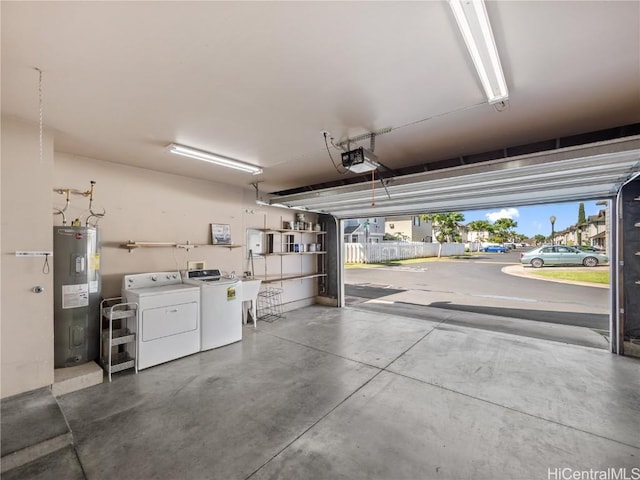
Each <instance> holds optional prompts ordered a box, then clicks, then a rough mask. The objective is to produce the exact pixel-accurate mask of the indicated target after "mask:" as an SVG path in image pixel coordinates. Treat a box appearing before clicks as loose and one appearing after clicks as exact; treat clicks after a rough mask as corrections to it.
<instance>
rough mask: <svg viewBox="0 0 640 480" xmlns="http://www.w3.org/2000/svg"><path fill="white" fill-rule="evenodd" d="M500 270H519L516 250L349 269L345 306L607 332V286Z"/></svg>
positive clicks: (346, 281) (346, 274)
mask: <svg viewBox="0 0 640 480" xmlns="http://www.w3.org/2000/svg"><path fill="white" fill-rule="evenodd" d="M505 268H506V269H507V270H519V271H520V272H521V271H522V270H523V268H522V266H521V265H520V263H519V252H517V251H516V252H509V253H507V254H482V255H476V256H473V257H472V258H469V259H464V260H455V259H440V260H436V261H433V260H430V261H425V262H423V263H414V264H410V265H395V266H394V265H392V266H376V267H363V268H353V267H351V268H347V269H345V292H346V296H347V304H352V305H354V304H359V306H367V308H370V307H371V304H373V303H375V304H377V305H380V304H381V303H385V302H386V303H389V302H393V303H395V304H408V305H420V306H424V307H432V308H438V309H446V310H453V311H456V312H468V313H472V314H473V313H475V314H482V315H489V316H494V317H503V318H509V319H518V320H521V321H532V322H539V323H545V324H552V325H565V326H577V327H586V328H588V329H592V330H597V331H601V332H606V331H608V329H609V291H608V289H606V288H598V287H593V286H584V285H575V284H567V283H557V282H548V281H541V280H539V279H538V278H537V277H533V276H532V275H525V274H524V273H522V276H513V275H508V274H506V273H505V272H504V271H503V270H504V269H505ZM376 308H380V307H376Z"/></svg>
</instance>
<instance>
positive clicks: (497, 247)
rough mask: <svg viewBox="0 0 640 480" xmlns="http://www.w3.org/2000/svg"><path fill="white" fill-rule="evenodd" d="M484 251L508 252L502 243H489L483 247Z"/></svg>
mask: <svg viewBox="0 0 640 480" xmlns="http://www.w3.org/2000/svg"><path fill="white" fill-rule="evenodd" d="M482 251H483V252H490V253H507V249H506V248H505V247H503V246H502V245H487V246H486V247H484V248H483V249H482Z"/></svg>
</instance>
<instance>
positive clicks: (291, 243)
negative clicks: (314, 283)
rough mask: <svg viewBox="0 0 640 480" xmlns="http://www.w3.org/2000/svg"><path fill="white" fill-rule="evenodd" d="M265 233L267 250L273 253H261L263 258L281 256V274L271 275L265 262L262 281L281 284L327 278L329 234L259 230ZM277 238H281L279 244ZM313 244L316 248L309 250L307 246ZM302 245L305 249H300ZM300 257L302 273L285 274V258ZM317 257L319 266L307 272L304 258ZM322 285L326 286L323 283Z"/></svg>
mask: <svg viewBox="0 0 640 480" xmlns="http://www.w3.org/2000/svg"><path fill="white" fill-rule="evenodd" d="M258 230H260V231H261V232H263V233H264V235H265V236H266V238H265V244H266V245H267V249H269V248H270V247H271V248H272V249H273V251H267V252H264V253H261V254H260V256H261V257H272V256H279V257H280V258H281V261H280V272H279V274H269V272H268V268H267V263H266V262H265V266H264V275H263V276H259V278H261V279H262V281H263V283H266V284H269V283H280V282H286V281H293V280H306V279H312V278H324V277H326V272H325V267H324V263H325V262H324V255H326V253H327V252H326V251H324V246H325V235H326V233H327V232H325V231H321V230H308V229H307V230H294V229H290V228H261V229H258ZM269 235H272V236H273V237H272V239H271V241H270V240H269V238H268V237H269ZM276 237H278V238H279V242H277V241H276ZM309 239H311V240H313V241H312V242H307V241H305V240H309ZM309 244H312V245H314V246H315V248H314V250H313V251H308V250H307V245H309ZM277 245H278V246H279V250H278V249H276V246H277ZM300 245H302V246H303V247H300ZM295 255H297V256H299V257H301V260H300V273H299V274H287V273H284V266H283V262H282V258H283V257H287V256H295ZM309 255H315V256H317V257H318V262H317V265H316V267H315V269H314V271H305V270H304V265H303V262H302V257H304V256H309ZM321 285H324V282H322V284H321Z"/></svg>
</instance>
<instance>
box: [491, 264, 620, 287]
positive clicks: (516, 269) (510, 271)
mask: <svg viewBox="0 0 640 480" xmlns="http://www.w3.org/2000/svg"><path fill="white" fill-rule="evenodd" d="M532 268H533V267H532ZM502 272H503V273H506V274H507V275H513V276H515V277H523V278H530V279H533V280H542V281H545V282H555V283H565V284H567V285H579V286H581V287H595V288H609V285H603V284H601V283H591V282H576V281H573V280H560V279H557V278H547V277H542V276H540V275H535V274H533V273H528V272H527V271H526V270H525V268H524V267H523V266H522V265H508V266H506V267H504V268H502Z"/></svg>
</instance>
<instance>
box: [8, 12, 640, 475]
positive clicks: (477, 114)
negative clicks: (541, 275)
mask: <svg viewBox="0 0 640 480" xmlns="http://www.w3.org/2000/svg"><path fill="white" fill-rule="evenodd" d="M456 5H457V3H456V2H445V1H433V2H296V3H292V2H113V3H112V2H100V3H94V2H55V3H54V2H52V3H47V2H2V4H1V5H0V9H1V10H0V13H1V22H2V33H1V35H2V92H1V93H2V125H1V127H2V164H1V168H2V172H1V173H2V178H1V181H2V194H1V195H2V198H1V202H2V203H1V209H2V231H1V236H2V238H1V241H2V265H1V277H2V278H1V281H2V306H1V330H2V331H1V333H2V340H1V341H2V344H1V347H2V352H1V355H2V383H1V389H2V391H1V397H2V477H3V478H7V479H11V478H22V479H24V478H43V479H44V478H78V479H83V478H88V479H93V478H167V479H172V478H194V479H200V478H245V479H247V478H254V479H258V478H305V477H306V478H380V479H387V478H389V479H390V478H394V479H395V478H450V479H457V478H487V479H488V478H505V479H506V478H509V479H514V478H523V479H524V478H561V477H560V473H561V472H563V471H585V470H590V469H591V470H596V471H603V470H606V469H626V470H625V471H626V472H628V473H629V474H632V472H636V471H637V470H634V468H636V469H637V467H638V464H639V461H638V458H640V441H639V440H638V435H637V432H638V431H639V430H640V375H638V371H639V370H638V366H639V364H638V360H637V359H636V358H631V357H628V356H625V355H623V354H624V353H625V351H624V350H625V348H624V345H625V340H627V339H628V337H629V336H630V335H636V332H638V329H639V328H640V317H639V315H640V308H638V305H637V301H638V300H637V299H638V298H640V296H639V295H637V293H636V292H637V288H638V282H639V281H640V261H639V260H638V258H640V257H638V256H637V254H636V252H637V251H638V248H640V247H639V245H640V243H638V242H639V241H640V239H639V235H640V234H639V233H638V232H639V231H640V230H639V229H638V228H637V225H638V223H639V222H640V212H639V210H640V207H639V205H640V202H639V201H638V199H639V198H640V191H639V190H640V187H639V186H638V184H639V183H640V180H638V172H639V171H640V3H638V2H622V1H621V2H618V1H611V2H604V1H595V2H581V3H578V2H568V1H567V2H565V1H557V2H534V1H532V2H529V1H524V2H510V1H487V2H486V14H487V16H488V18H489V20H490V25H491V30H492V35H493V38H494V39H495V46H496V48H497V52H498V54H499V61H498V63H499V65H500V66H501V70H502V72H503V74H504V79H505V83H504V85H500V82H499V81H498V80H494V79H493V78H489V79H488V80H487V81H486V82H485V81H484V80H482V74H479V73H478V72H479V70H478V68H477V65H476V63H474V60H473V59H472V56H471V55H470V53H469V52H470V50H469V49H468V44H467V43H466V41H465V39H464V38H463V35H462V34H461V32H462V31H463V30H464V29H462V30H461V28H459V25H460V24H459V23H458V21H457V20H456V17H455V16H454V11H455V9H456V8H457V7H456ZM478 5H480V7H481V8H480V9H479V11H480V13H482V11H484V8H482V5H483V4H482V3H478ZM460 8H462V9H465V8H466V9H467V10H469V9H472V10H474V11H476V13H478V9H477V8H475V2H473V3H472V2H461V5H460ZM471 30H474V28H473V27H472V28H471ZM485 32H486V30H485ZM490 43H492V42H490ZM481 56H482V55H481ZM484 60H486V57H485V58H484ZM492 63H493V65H494V66H495V64H496V62H495V60H494V61H493V62H492ZM496 78H498V77H496ZM485 84H489V87H488V88H487V87H485ZM492 88H493V90H492V91H490V90H491V89H492ZM172 144H177V145H181V146H187V147H193V148H195V149H196V150H198V151H199V152H200V153H198V154H195V156H196V158H194V157H193V156H192V157H191V158H184V157H180V156H176V155H174V154H172V153H171V151H170V150H171V149H170V148H168V147H169V146H170V145H172ZM360 147H362V148H366V149H367V150H369V152H371V153H374V154H375V160H374V161H373V162H369V163H371V165H372V167H371V168H369V169H367V168H364V167H367V165H363V166H362V167H363V168H356V167H352V168H347V166H346V165H345V164H344V163H342V164H341V163H340V162H341V159H343V158H344V156H343V155H344V154H346V153H348V152H353V151H356V150H357V149H358V148H360ZM213 154H215V155H217V156H222V157H223V160H222V161H223V162H224V161H226V162H227V163H228V162H229V160H239V161H240V163H241V165H243V166H244V167H246V168H249V169H251V168H253V169H254V170H255V175H253V174H252V172H251V171H248V172H247V171H240V170H236V169H230V168H226V167H224V166H221V165H219V164H215V163H209V161H212V160H211V158H212V156H213ZM367 155H369V159H371V158H374V157H372V156H371V155H370V153H367ZM203 156H205V157H207V159H208V161H207V162H202V161H200V160H202V159H203V158H201V157H203ZM198 157H200V158H198ZM349 158H351V157H349ZM217 161H220V160H219V159H218V160H217ZM336 162H337V163H336ZM365 163H367V162H365ZM94 187H95V190H94ZM88 188H91V192H92V195H91V199H89V195H87V194H86V193H87V191H88ZM65 192H66V198H65ZM67 198H69V199H70V200H69V201H66V199H67ZM585 198H597V199H609V200H610V204H611V205H612V211H613V218H618V219H619V221H618V222H613V226H612V231H611V232H610V233H611V236H612V238H615V239H616V248H612V252H610V257H611V265H612V267H611V272H612V278H613V279H614V281H613V284H612V288H611V326H612V328H611V331H612V339H613V341H612V342H611V349H610V350H611V351H610V352H607V351H603V350H599V349H593V348H589V347H585V346H576V345H566V344H560V343H558V342H554V341H551V340H549V339H543V338H533V337H528V338H527V337H517V336H515V335H510V334H508V333H504V332H495V331H488V330H481V329H477V328H470V327H467V326H463V325H460V324H459V322H458V324H456V322H455V321H454V320H455V319H454V318H451V317H450V316H451V315H453V316H456V315H457V314H455V313H450V312H449V313H448V314H447V315H444V316H443V315H441V314H438V312H435V311H434V312H433V313H432V315H431V316H430V318H428V319H415V318H410V317H406V316H403V315H401V314H400V313H401V312H385V313H381V312H371V311H363V310H361V309H358V308H357V307H344V306H343V300H344V298H343V297H344V293H343V284H342V279H341V275H342V273H341V269H342V266H341V261H340V260H341V259H340V249H339V244H340V239H341V235H340V220H342V219H347V218H358V217H368V216H374V215H375V216H384V215H394V214H409V213H435V212H444V211H452V210H460V209H463V208H492V207H495V206H517V205H524V204H530V203H534V202H538V203H554V202H560V201H569V200H576V199H585ZM89 202H91V203H89ZM60 211H64V214H63V215H62V214H55V213H57V212H60ZM96 213H97V215H96ZM301 213H303V214H304V215H305V216H306V217H305V218H306V221H309V222H310V223H312V224H318V225H321V232H322V233H321V234H320V235H322V236H323V237H324V238H323V240H322V242H323V244H324V248H325V249H326V254H325V253H324V252H323V254H322V255H320V254H318V255H315V256H310V258H311V260H310V261H307V258H306V257H303V258H302V259H298V258H297V257H295V258H293V256H291V257H288V256H284V255H282V256H280V257H278V258H275V257H269V256H266V255H265V256H255V258H254V256H253V255H250V254H249V253H250V252H249V248H248V247H247V243H248V236H247V231H248V230H258V231H262V232H267V231H278V232H279V233H280V234H283V236H284V235H286V232H284V233H283V232H281V231H280V230H282V229H283V227H284V225H285V224H286V223H290V222H294V221H296V219H297V218H298V217H297V215H298V214H301ZM90 216H94V217H95V218H94V220H96V218H97V219H98V220H99V222H98V224H99V229H100V232H101V253H100V260H99V263H100V267H99V269H100V272H101V273H100V275H101V289H102V290H101V294H102V296H103V297H109V296H118V295H120V288H121V285H122V282H123V276H124V275H129V274H134V273H142V272H165V271H166V272H172V271H181V270H184V269H186V268H187V266H188V265H189V264H190V263H204V264H206V266H207V268H216V269H220V270H222V271H223V272H235V273H236V274H238V275H240V274H241V273H242V272H247V271H250V272H251V273H252V275H256V276H257V275H261V276H262V277H263V278H264V280H265V283H268V284H269V285H272V286H273V287H274V288H278V289H279V291H280V292H281V294H282V307H283V310H284V312H283V313H284V314H283V315H282V318H278V319H277V320H276V321H273V322H267V321H259V322H257V325H256V326H255V328H254V326H253V325H251V324H249V325H246V326H244V327H243V339H242V341H241V342H237V343H233V344H231V345H227V346H225V347H221V348H217V349H213V350H209V351H205V352H201V353H198V354H194V355H190V356H185V357H184V358H180V359H177V360H174V361H172V362H168V363H164V364H162V365H157V366H154V367H152V368H148V369H145V370H142V371H140V372H139V373H138V374H135V373H134V372H132V371H128V372H122V373H119V374H116V375H114V378H113V381H112V382H101V383H99V384H97V385H94V386H91V387H89V388H85V389H81V390H78V391H74V392H70V393H64V394H57V395H56V394H55V385H56V384H57V378H56V377H57V375H59V374H60V372H59V371H58V370H61V369H56V368H54V312H53V305H54V282H53V277H52V274H51V272H50V266H49V265H48V263H47V261H48V260H49V256H50V255H51V254H50V253H49V254H38V252H52V251H53V243H54V242H53V236H52V227H54V226H60V225H63V222H64V221H66V220H68V222H69V224H71V223H72V222H74V221H75V220H76V219H78V221H79V222H80V223H81V224H84V223H85V221H86V222H87V224H88V223H89V220H88V218H89V217H90ZM211 224H216V225H227V226H228V227H229V229H230V235H231V239H232V240H231V241H232V242H233V243H230V244H228V245H225V244H221V245H212V239H211V234H212V230H211V227H210V226H211ZM310 231H311V232H312V233H310V234H307V233H306V232H304V231H302V233H300V235H315V234H314V233H313V230H310ZM282 242H283V245H284V240H282ZM16 252H32V253H34V254H33V255H17V254H16ZM54 255H55V253H54ZM300 257H302V256H300ZM316 259H318V260H319V259H322V262H318V265H319V264H320V263H322V267H320V266H318V267H317V268H318V269H317V270H315V269H316V265H315V264H314V263H315V260H316ZM305 262H306V263H305ZM274 275H275V277H278V276H279V279H278V278H276V279H274ZM294 277H295V278H294ZM612 353H614V354H615V355H612ZM100 375H102V372H101V371H100ZM52 386H53V387H54V388H53V391H54V393H52ZM562 469H568V470H562Z"/></svg>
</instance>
